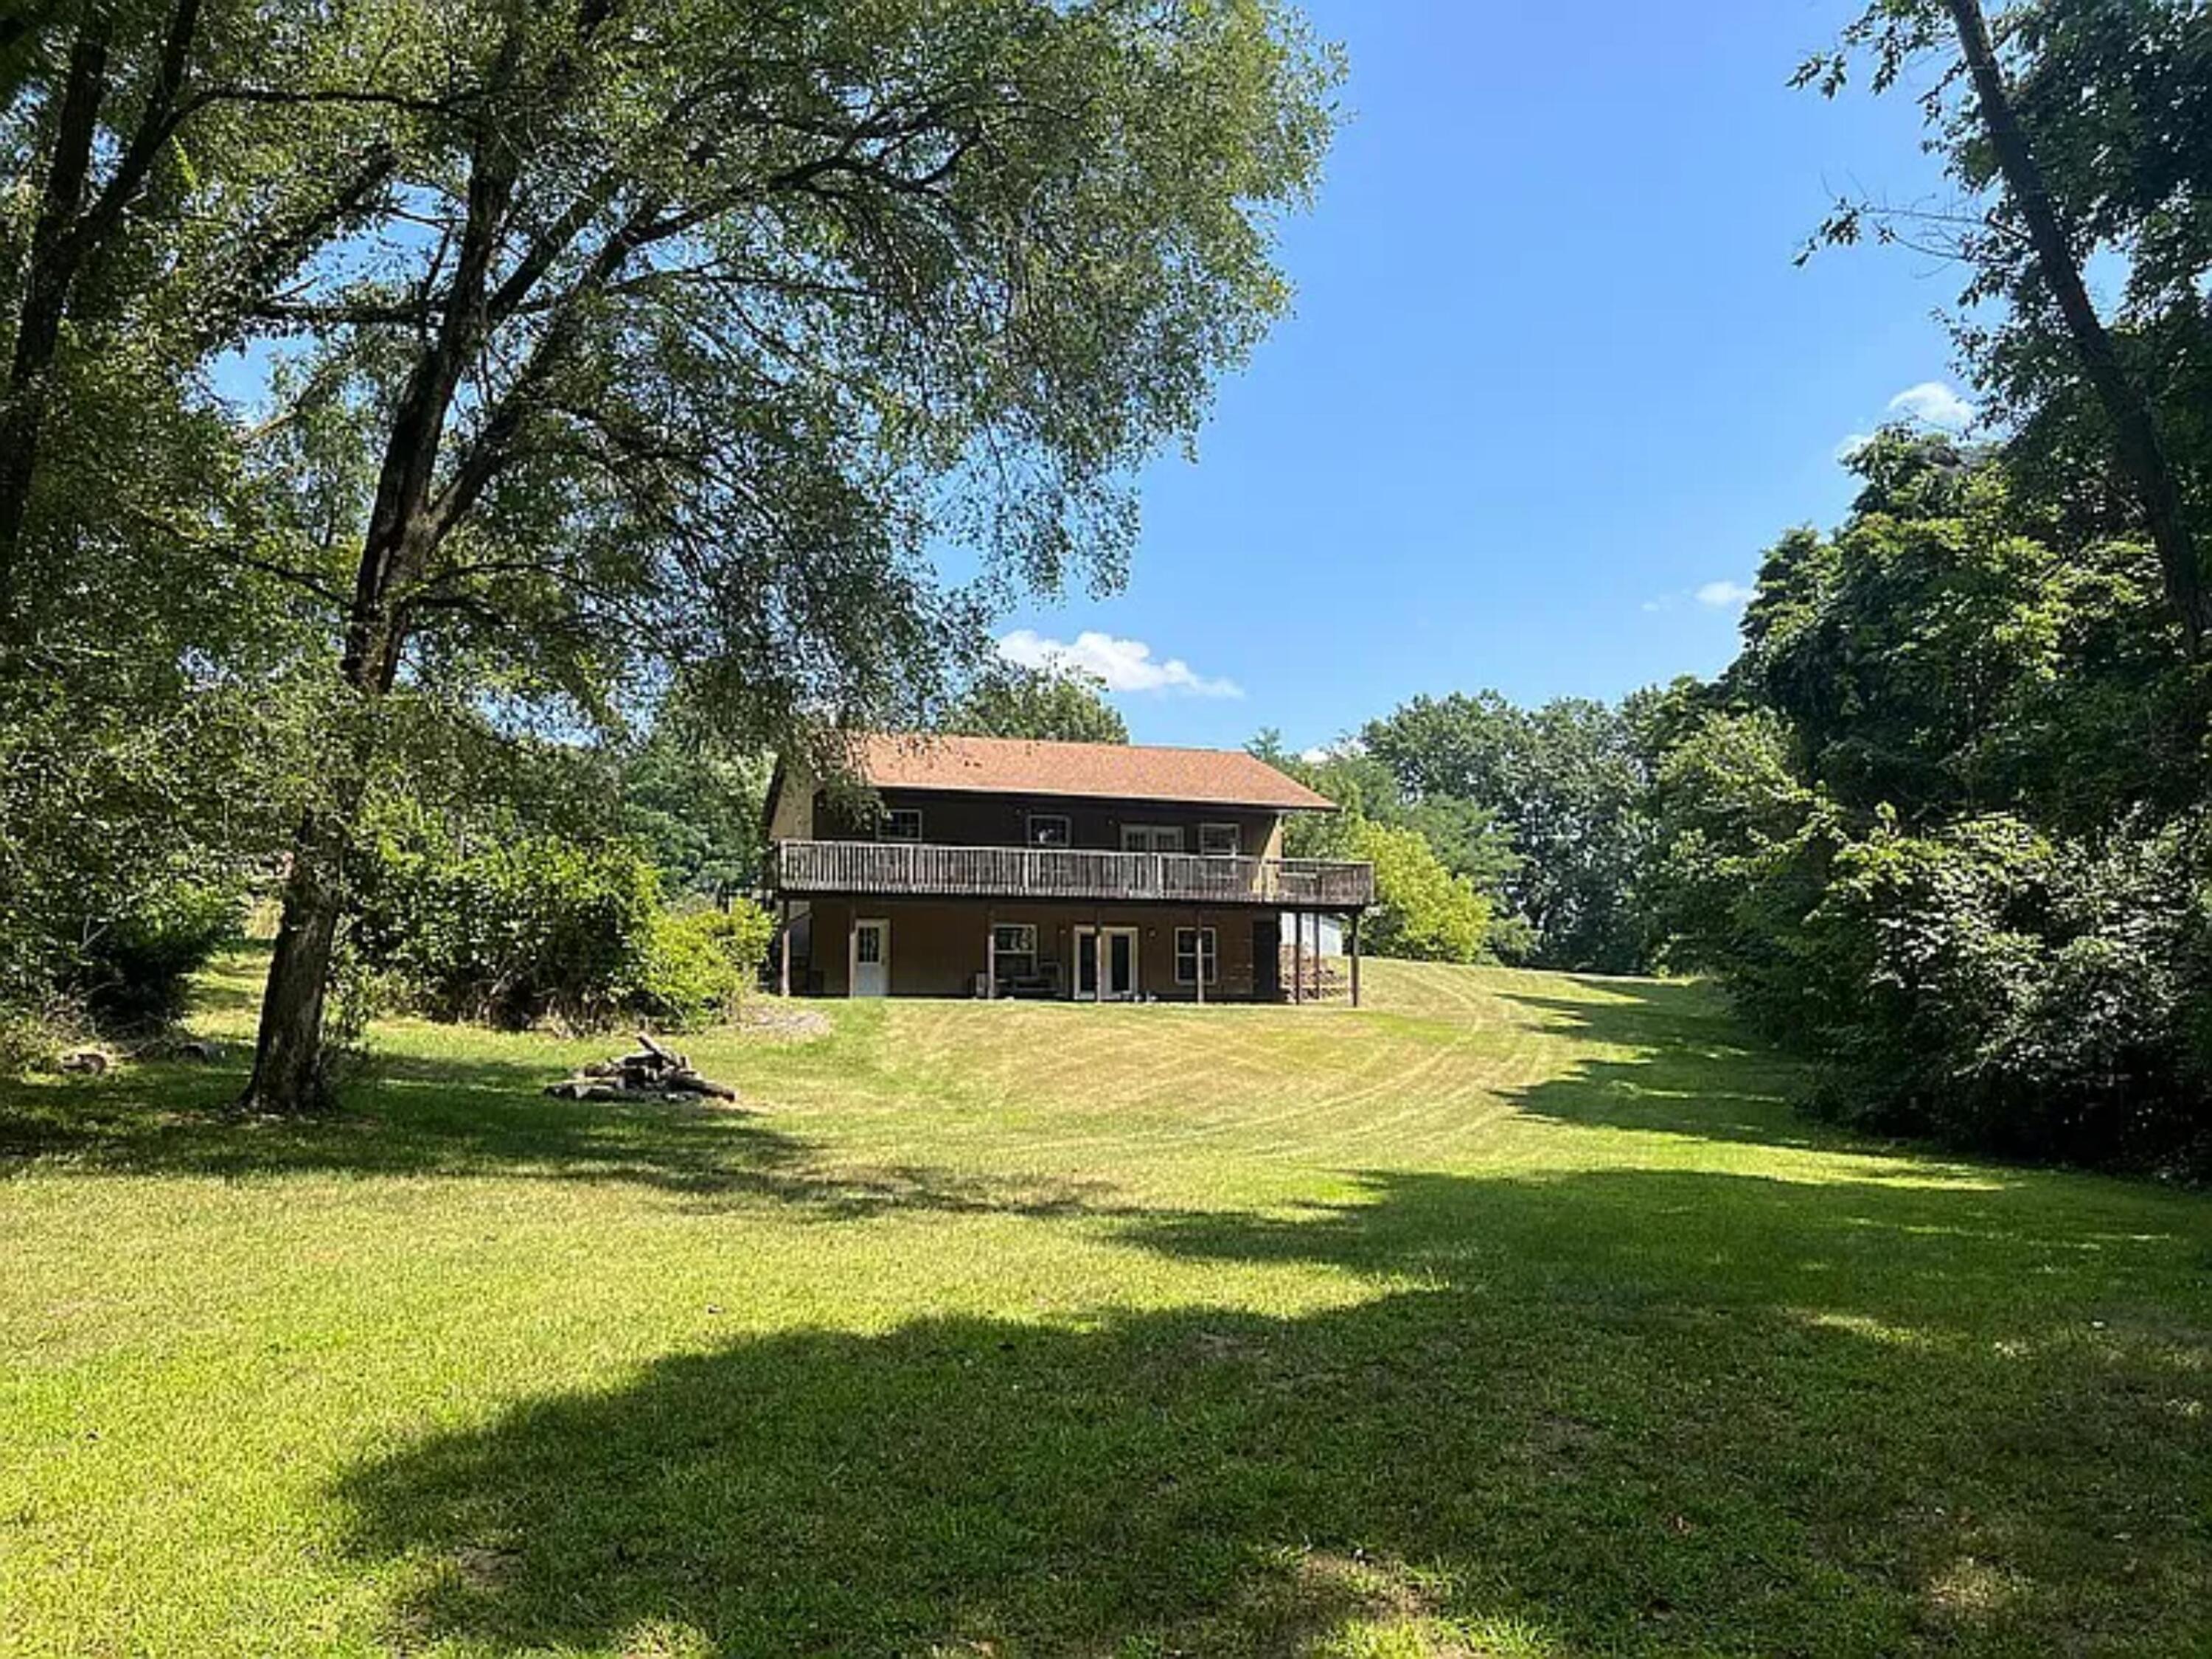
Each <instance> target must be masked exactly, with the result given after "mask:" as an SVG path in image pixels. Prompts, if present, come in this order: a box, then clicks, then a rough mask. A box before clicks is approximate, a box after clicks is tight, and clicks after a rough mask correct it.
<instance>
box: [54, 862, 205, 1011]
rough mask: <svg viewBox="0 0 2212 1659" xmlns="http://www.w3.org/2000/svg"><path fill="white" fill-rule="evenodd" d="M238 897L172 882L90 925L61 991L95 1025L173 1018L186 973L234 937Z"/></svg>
mask: <svg viewBox="0 0 2212 1659" xmlns="http://www.w3.org/2000/svg"><path fill="white" fill-rule="evenodd" d="M243 904H244V901H243V898H242V896H241V895H240V894H239V893H237V892H235V891H233V890H229V889H227V888H223V887H220V886H213V885H208V884H201V883H197V882H189V881H179V882H172V883H169V884H166V885H163V886H161V887H159V888H156V889H155V890H154V891H152V892H151V893H149V894H147V895H145V896H143V898H142V899H141V900H140V902H138V903H137V905H136V906H134V907H133V908H131V910H129V911H128V912H126V913H125V914H124V915H119V916H117V917H115V918H113V919H112V921H108V922H107V923H106V925H104V926H102V927H97V928H94V929H92V930H91V931H90V932H89V934H88V938H87V939H86V940H85V942H84V944H83V945H82V948H81V949H80V950H79V951H77V953H76V960H75V961H74V962H73V963H72V964H71V965H70V969H69V970H68V971H67V972H66V973H65V974H64V975H63V978H62V981H61V985H62V989H63V991H64V993H65V994H69V995H70V996H73V997H74V998H76V1000H79V1001H81V1002H82V1005H83V1006H84V1009H85V1012H87V1013H88V1014H89V1015H90V1016H91V1017H92V1018H93V1019H94V1021H96V1022H98V1023H100V1024H119V1025H156V1024H165V1023H167V1022H168V1021H170V1020H173V1019H176V1018H179V1017H180V1016H181V1015H182V1014H183V1013H184V1011H185V997H186V996H187V994H189V992H190V990H191V978H192V975H195V974H197V972H198V971H199V970H200V969H202V968H204V967H205V966H206V965H207V963H208V960H209V958H210V957H213V956H214V955H215V953H216V951H219V950H221V949H222V947H223V946H224V945H227V944H228V943H230V942H231V941H233V940H234V939H236V938H237V937H238V935H239V929H240V922H241V921H242V920H243V916H244V909H243Z"/></svg>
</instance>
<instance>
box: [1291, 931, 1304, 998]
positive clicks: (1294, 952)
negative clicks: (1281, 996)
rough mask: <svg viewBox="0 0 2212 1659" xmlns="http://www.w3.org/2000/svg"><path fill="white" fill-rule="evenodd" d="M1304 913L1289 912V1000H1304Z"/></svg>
mask: <svg viewBox="0 0 2212 1659" xmlns="http://www.w3.org/2000/svg"><path fill="white" fill-rule="evenodd" d="M1305 951H1306V913H1305V912H1304V911H1303V910H1293V911H1291V1001H1292V1002H1304V1000H1306V963H1305Z"/></svg>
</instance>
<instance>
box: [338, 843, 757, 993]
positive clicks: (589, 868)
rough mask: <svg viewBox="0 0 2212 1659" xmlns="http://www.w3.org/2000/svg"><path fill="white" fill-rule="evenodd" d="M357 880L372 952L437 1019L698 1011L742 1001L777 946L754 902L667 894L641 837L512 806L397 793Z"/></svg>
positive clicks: (368, 953) (366, 960) (398, 985)
mask: <svg viewBox="0 0 2212 1659" xmlns="http://www.w3.org/2000/svg"><path fill="white" fill-rule="evenodd" d="M353 884H354V889H355V904H356V910H355V915H356V921H355V923H354V926H353V928H352V930H351V934H350V939H351V943H352V945H353V947H354V949H355V951H356V952H357V954H358V956H359V958H360V960H361V962H362V964H363V965H364V967H366V968H367V969H369V970H370V971H371V972H373V973H374V974H377V975H381V976H382V977H383V978H384V980H385V981H386V983H387V985H388V986H389V987H391V988H392V991H393V992H394V993H395V994H397V995H398V997H399V998H400V999H401V1000H404V1001H405V1002H407V1003H409V1004H410V1005H411V1006H415V1007H416V1008H418V1009H420V1010H421V1011H422V1012H425V1013H427V1014H429V1015H431V1016H432V1017H433V1018H440V1019H448V1020H471V1021H480V1022H483V1023H486V1024H493V1025H500V1026H507V1027H523V1026H528V1025H532V1024H538V1023H539V1022H541V1021H553V1022H556V1023H558V1024H565V1025H569V1026H574V1027H592V1026H599V1025H605V1024H610V1023H611V1022H613V1021H614V1020H616V1019H617V1018H644V1019H648V1020H653V1021H656V1022H659V1023H661V1024H667V1025H671V1026H684V1025H696V1024H705V1023H709V1022H711V1021H714V1020H716V1019H720V1018H726V1016H727V1015H728V1014H729V1013H730V1012H732V1010H733V1009H734V1008H735V1006H737V1003H738V1000H739V999H740V998H741V997H742V996H743V995H744V992H745V991H746V990H747V989H748V988H749V987H751V986H752V985H753V984H754V983H755V982H756V981H757V977H758V975H759V971H760V966H761V963H762V962H763V961H764V960H765V959H766V956H767V951H768V939H769V927H770V923H769V917H768V915H767V913H766V912H765V911H763V910H762V909H761V908H759V907H758V906H757V905H754V904H750V903H748V902H743V901H739V902H735V903H733V904H732V907H731V908H730V910H729V911H727V912H723V911H720V910H711V909H699V910H687V911H673V910H670V909H668V908H665V907H664V906H663V904H662V902H661V901H662V884H661V878H660V874H659V872H658V871H657V870H655V869H654V868H653V865H652V863H651V862H650V861H649V860H647V858H646V857H645V855H644V854H643V852H642V851H641V849H640V848H638V847H637V846H636V845H635V843H633V842H628V841H623V840H619V839H617V840H599V841H596V842H584V841H578V840H574V839H572V838H570V837H568V836H560V835H556V834H549V833H546V832H544V831H543V830H539V829H532V828H530V827H529V826H527V825H526V824H524V823H520V822H518V821H517V820H516V819H515V818H514V817H513V815H512V814H511V813H503V812H502V813H494V814H490V815H488V816H483V817H461V818H459V819H458V820H457V819H455V818H453V817H448V816H441V815H437V814H433V813H430V812H428V811H424V810H422V808H421V807H420V805H416V804H412V803H408V802H404V801H395V802H388V803H386V805H385V806H384V807H383V808H382V809H381V810H380V813H379V816H378V820H377V824H376V833H375V835H374V837H373V838H372V839H371V840H370V841H369V842H368V845H367V846H365V847H364V848H362V853H361V854H360V856H359V857H358V858H357V859H356V860H355V874H354V878H353Z"/></svg>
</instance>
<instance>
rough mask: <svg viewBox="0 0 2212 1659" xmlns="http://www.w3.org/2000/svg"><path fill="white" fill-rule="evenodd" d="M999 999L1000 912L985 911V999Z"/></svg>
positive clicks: (991, 1000)
mask: <svg viewBox="0 0 2212 1659" xmlns="http://www.w3.org/2000/svg"><path fill="white" fill-rule="evenodd" d="M983 1000H984V1001H986V1002H996V1001H997V1000H999V913H998V912H997V911H996V910H992V909H987V910H985V911H984V912H983Z"/></svg>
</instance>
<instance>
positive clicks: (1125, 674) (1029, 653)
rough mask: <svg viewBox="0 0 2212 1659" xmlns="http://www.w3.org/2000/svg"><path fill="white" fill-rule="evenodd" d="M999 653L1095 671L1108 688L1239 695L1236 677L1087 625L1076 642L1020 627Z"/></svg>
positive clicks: (1027, 663) (1034, 664)
mask: <svg viewBox="0 0 2212 1659" xmlns="http://www.w3.org/2000/svg"><path fill="white" fill-rule="evenodd" d="M999 654H1000V656H1002V657H1004V658H1006V660H1007V661H1009V662H1017V663H1019V664H1021V665H1022V666H1023V667H1024V668H1073V669H1076V670H1079V671H1081V672H1083V673H1085V674H1095V675H1096V676H1097V678H1099V679H1101V680H1103V681H1104V682H1105V684H1106V689H1107V690H1109V691H1160V692H1169V691H1172V692H1179V693H1181V694H1182V695H1184V696H1194V697H1241V696H1243V695H1244V688H1243V687H1242V686H1240V685H1238V684H1237V682H1236V681H1234V680H1227V679H1217V678H1210V677H1208V676H1206V675H1204V674H1200V672H1198V671H1197V670H1195V669H1194V668H1193V667H1192V666H1191V665H1189V664H1188V663H1187V662H1185V661H1184V660H1183V659H1182V658H1181V657H1170V658H1168V659H1166V660H1164V661H1161V660H1159V659H1155V658H1154V657H1153V655H1152V647H1151V646H1149V645H1147V644H1146V643H1145V641H1142V640H1125V639H1121V638H1117V637H1116V636H1115V635H1112V634H1103V633H1099V632H1097V630H1095V629H1085V630H1084V631H1083V632H1082V633H1080V634H1078V635H1076V636H1075V639H1074V641H1073V643H1072V644H1071V643H1069V642H1068V641H1065V640H1054V639H1047V638H1046V637H1045V636H1044V635H1042V634H1039V633H1038V632H1037V631H1036V629H1033V628H1017V629H1014V631H1013V632H1012V633H1011V634H1008V635H1006V636H1005V637H1004V638H1002V639H1001V640H1000V641H999Z"/></svg>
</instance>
